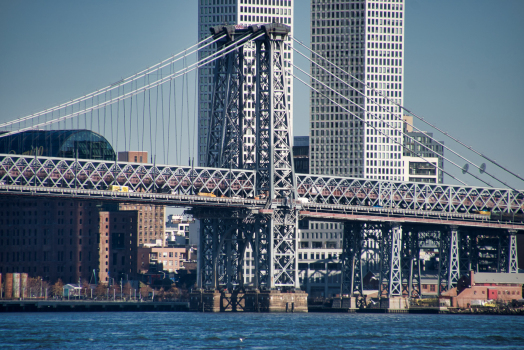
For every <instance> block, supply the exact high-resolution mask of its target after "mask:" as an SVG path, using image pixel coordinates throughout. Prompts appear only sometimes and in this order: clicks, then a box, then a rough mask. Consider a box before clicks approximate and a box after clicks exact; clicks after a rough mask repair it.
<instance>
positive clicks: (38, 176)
mask: <svg viewBox="0 0 524 350" xmlns="http://www.w3.org/2000/svg"><path fill="white" fill-rule="evenodd" d="M0 159H1V160H0V182H3V183H4V184H7V185H29V186H41V187H57V188H77V189H94V190H106V189H108V188H109V186H110V185H121V186H128V187H129V189H130V190H133V191H134V192H164V193H172V194H185V195H191V194H196V193H198V192H213V193H214V194H215V195H216V196H218V197H220V196H222V195H223V196H239V197H244V198H248V197H253V196H254V185H255V178H256V176H255V173H254V171H250V170H238V169H217V168H203V167H189V166H169V165H158V164H143V163H129V162H114V161H98V160H86V159H70V158H55V157H34V156H23V155H14V154H0Z"/></svg>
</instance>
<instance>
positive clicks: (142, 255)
mask: <svg viewBox="0 0 524 350" xmlns="http://www.w3.org/2000/svg"><path fill="white" fill-rule="evenodd" d="M186 260H187V252H186V248H168V247H140V248H138V259H137V263H138V264H137V268H138V270H139V272H140V273H143V274H144V273H148V272H161V271H163V272H166V273H176V272H177V270H179V269H180V268H182V266H183V262H184V261H186Z"/></svg>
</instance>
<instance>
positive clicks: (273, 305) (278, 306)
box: [189, 290, 308, 312]
mask: <svg viewBox="0 0 524 350" xmlns="http://www.w3.org/2000/svg"><path fill="white" fill-rule="evenodd" d="M189 309H190V311H200V312H308V306H307V293H305V292H302V291H296V292H293V293H282V292H280V291H277V290H271V291H246V292H239V291H234V292H231V293H228V292H222V293H220V292H218V291H215V292H213V291H203V292H194V293H191V296H190V305H189Z"/></svg>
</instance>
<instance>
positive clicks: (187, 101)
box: [185, 61, 191, 156]
mask: <svg viewBox="0 0 524 350" xmlns="http://www.w3.org/2000/svg"><path fill="white" fill-rule="evenodd" d="M186 64H187V61H186ZM185 77H186V87H185V90H186V111H187V135H188V138H187V148H188V153H189V156H191V124H190V121H189V76H188V74H185Z"/></svg>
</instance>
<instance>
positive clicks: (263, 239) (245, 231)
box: [195, 23, 299, 289]
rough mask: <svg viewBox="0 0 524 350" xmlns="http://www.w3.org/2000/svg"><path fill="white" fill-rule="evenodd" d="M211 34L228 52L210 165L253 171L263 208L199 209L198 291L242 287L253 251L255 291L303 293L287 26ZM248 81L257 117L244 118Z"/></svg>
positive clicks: (218, 83) (219, 81)
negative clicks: (246, 46)
mask: <svg viewBox="0 0 524 350" xmlns="http://www.w3.org/2000/svg"><path fill="white" fill-rule="evenodd" d="M211 32H212V33H213V34H214V36H215V37H217V38H218V37H220V36H223V39H222V40H220V41H219V42H218V47H217V50H218V52H220V51H224V52H226V51H228V52H229V53H227V54H225V55H224V56H222V57H221V58H219V59H218V60H217V61H216V64H215V78H214V79H215V80H214V92H213V101H212V115H211V122H210V123H211V124H210V132H209V136H208V157H207V166H209V167H220V168H234V169H250V170H256V180H255V183H254V184H253V186H254V189H255V191H254V192H255V199H257V198H258V199H259V200H265V201H266V204H265V207H264V209H262V210H259V209H253V210H250V209H249V208H247V209H246V208H240V209H231V208H227V209H226V208H225V209H218V210H217V209H213V210H207V211H206V210H205V209H203V210H196V211H195V214H196V217H197V218H199V219H200V220H201V227H200V247H202V249H200V252H199V274H200V279H199V287H201V288H204V289H219V288H221V287H226V288H228V289H235V288H242V287H243V276H242V268H243V257H244V252H245V250H246V247H247V246H248V245H250V246H251V247H252V249H253V261H254V276H255V280H254V281H253V284H254V286H255V287H256V288H257V289H261V288H265V289H275V288H298V287H299V282H298V262H297V257H296V255H297V254H296V252H297V248H298V242H297V232H296V230H297V228H296V227H297V213H298V211H297V209H298V208H297V205H296V198H297V195H296V186H295V181H296V180H295V172H294V167H293V161H292V160H293V154H292V144H291V137H290V132H289V130H290V128H291V125H290V115H289V108H288V95H287V91H288V89H287V77H286V74H285V66H284V55H283V49H284V45H285V39H286V37H287V35H288V34H289V32H290V28H289V27H288V26H286V25H282V24H278V23H276V24H268V25H263V26H258V25H253V26H250V27H242V28H238V26H225V27H215V28H212V29H211ZM247 41H254V42H255V48H256V49H255V62H256V65H255V67H245V66H244V50H243V48H242V44H243V43H246V42H247ZM231 48H236V50H233V51H229V49H231ZM254 72H256V75H255V74H253V73H254ZM246 77H251V78H252V79H253V82H250V84H252V92H253V94H254V97H255V98H254V101H255V116H254V118H248V117H247V116H245V115H244V102H243V96H242V91H243V85H244V84H246V83H247V81H246V80H247V79H246ZM246 134H250V135H251V134H252V135H255V143H254V145H252V146H249V145H245V144H244V135H246ZM228 185H229V186H230V187H231V188H232V185H233V184H228Z"/></svg>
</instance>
